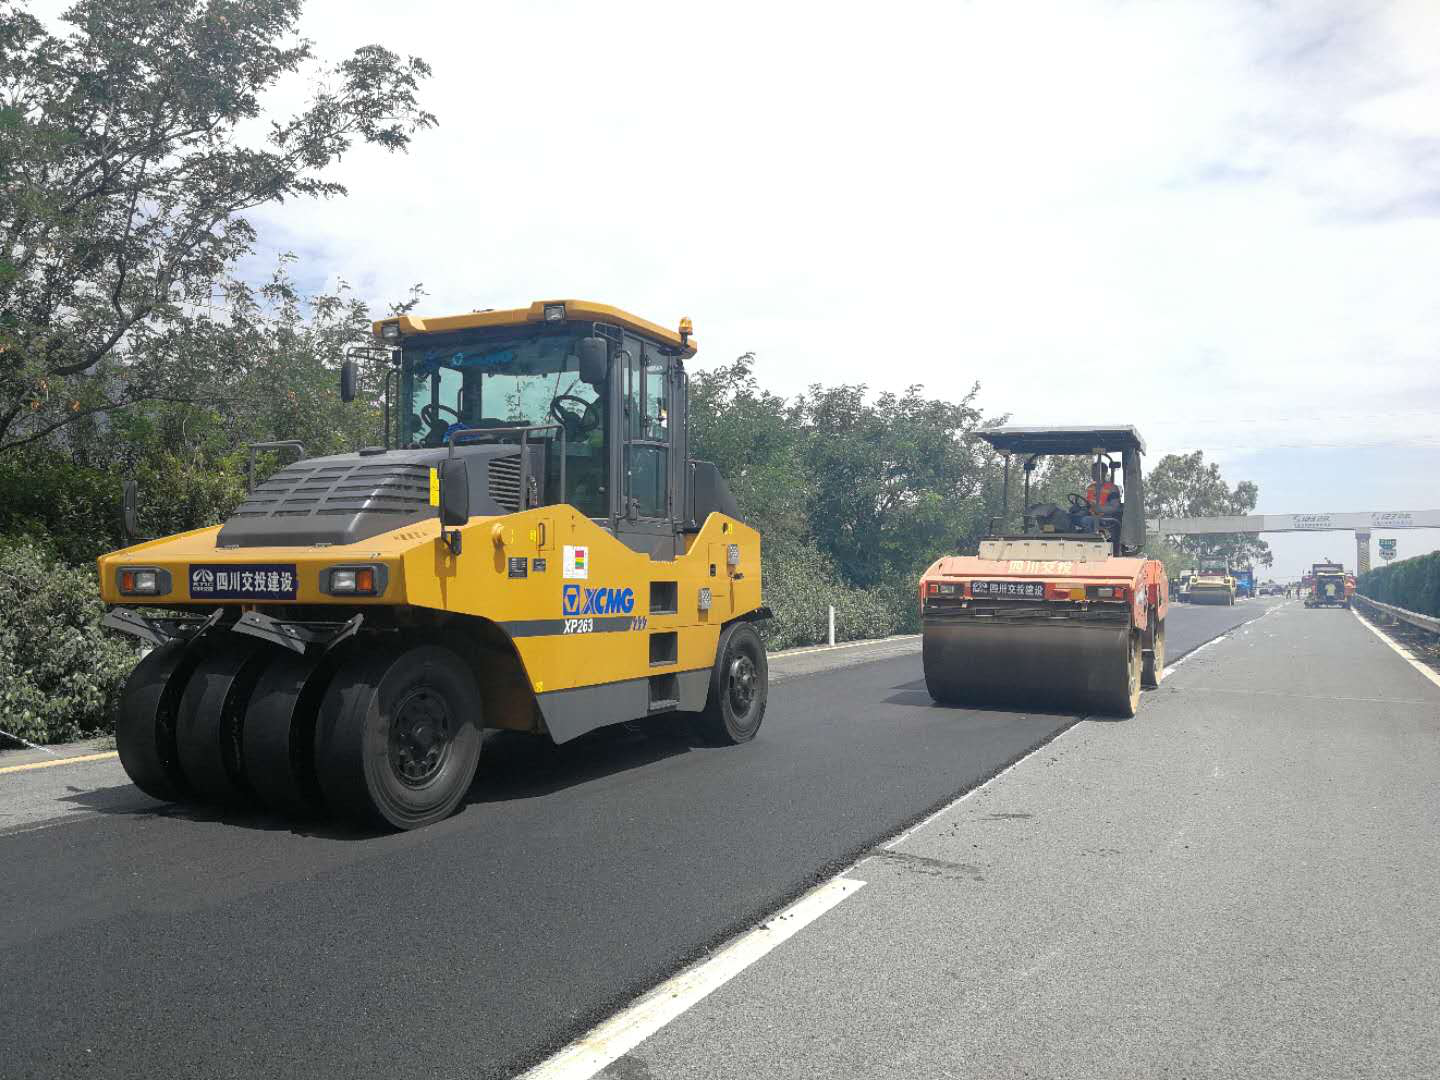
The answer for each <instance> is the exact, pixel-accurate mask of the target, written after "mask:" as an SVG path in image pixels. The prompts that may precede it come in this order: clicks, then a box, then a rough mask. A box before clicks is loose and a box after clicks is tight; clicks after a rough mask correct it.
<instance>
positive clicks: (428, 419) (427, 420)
mask: <svg viewBox="0 0 1440 1080" xmlns="http://www.w3.org/2000/svg"><path fill="white" fill-rule="evenodd" d="M442 412H448V413H449V414H450V415H451V416H453V417H454V418H455V420H456V422H457V423H458V422H459V420H460V414H459V413H458V412H456V411H455V410H454V409H452V408H451V407H450V406H449V405H440V404H438V403H437V402H434V401H432V402H430V404H428V405H426V406H425V407H424V408H422V409H421V410H420V422H421V423H422V424H424V425H425V426H426V427H428V428H433V427H441V426H443V425H442V424H441V421H440V413H442Z"/></svg>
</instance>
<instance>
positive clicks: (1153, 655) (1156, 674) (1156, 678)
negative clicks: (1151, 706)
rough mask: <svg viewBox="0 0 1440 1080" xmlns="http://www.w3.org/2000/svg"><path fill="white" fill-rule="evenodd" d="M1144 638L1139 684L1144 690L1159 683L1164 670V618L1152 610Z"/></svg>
mask: <svg viewBox="0 0 1440 1080" xmlns="http://www.w3.org/2000/svg"><path fill="white" fill-rule="evenodd" d="M1145 638H1146V643H1145V655H1144V658H1143V668H1142V670H1141V672H1140V685H1141V686H1143V687H1144V688H1145V689H1146V690H1154V689H1155V688H1156V687H1157V686H1159V685H1160V676H1161V675H1163V674H1164V672H1165V620H1164V619H1162V618H1160V617H1158V616H1157V615H1156V614H1155V613H1154V612H1153V611H1152V612H1151V613H1150V626H1149V629H1148V630H1147V631H1146V633H1145Z"/></svg>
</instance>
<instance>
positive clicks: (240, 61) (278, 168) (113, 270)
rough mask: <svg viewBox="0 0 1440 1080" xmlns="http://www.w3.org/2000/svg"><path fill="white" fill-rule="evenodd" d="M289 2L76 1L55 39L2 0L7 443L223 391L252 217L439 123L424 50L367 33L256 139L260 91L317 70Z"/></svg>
mask: <svg viewBox="0 0 1440 1080" xmlns="http://www.w3.org/2000/svg"><path fill="white" fill-rule="evenodd" d="M299 14H300V0H79V2H78V3H76V4H75V5H74V6H73V7H71V8H70V9H69V10H68V11H66V12H65V14H64V16H63V19H64V21H65V22H66V23H68V24H69V26H70V27H71V28H72V29H71V30H70V31H69V33H68V34H67V35H66V36H63V37H59V36H55V35H52V34H50V33H48V32H47V31H46V30H45V29H44V27H43V26H42V25H41V23H40V22H39V21H38V20H37V19H35V18H34V17H32V16H31V15H29V14H28V13H27V12H26V11H24V10H23V8H22V7H20V6H19V5H18V4H17V3H15V2H14V0H0V451H6V452H14V451H15V449H16V448H17V447H21V446H25V445H27V444H31V443H35V442H38V441H42V440H45V439H47V438H49V437H50V436H51V435H52V433H55V432H57V431H59V430H61V429H63V428H66V427H67V426H69V425H72V424H75V423H77V422H78V421H80V420H82V419H84V418H85V417H89V416H95V415H99V414H103V413H110V412H113V411H115V410H118V409H123V408H127V407H130V406H134V405H136V404H138V403H144V402H190V401H197V400H199V401H204V400H205V393H206V392H207V391H208V390H209V389H211V388H213V384H214V383H217V382H218V383H219V384H220V385H231V384H233V372H231V370H230V366H231V365H232V364H234V362H235V357H236V355H237V352H236V349H237V348H239V347H240V346H243V345H245V344H247V343H246V342H245V341H243V340H237V339H243V337H244V334H245V333H246V331H247V330H254V329H255V326H256V323H257V320H256V319H255V318H254V317H253V316H254V314H255V313H254V311H253V307H252V305H253V302H254V300H255V297H254V295H253V294H250V293H248V290H246V288H245V287H244V286H242V285H237V284H236V283H235V282H234V281H233V280H232V278H233V275H232V273H231V271H232V269H233V267H234V266H235V264H236V261H237V260H238V259H239V258H240V257H241V256H243V255H245V254H246V253H248V252H249V251H250V250H251V247H252V244H253V242H254V239H255V232H254V229H253V227H252V226H251V225H250V223H249V221H248V220H247V219H246V217H245V214H246V212H247V211H250V210H253V209H255V208H256V207H259V206H262V205H265V204H267V203H273V202H278V201H283V200H285V199H290V198H297V197H332V196H337V195H342V194H344V188H343V187H342V186H341V185H340V184H338V183H336V182H335V181H333V180H329V179H325V178H324V170H325V169H326V167H327V166H329V165H331V164H333V163H334V162H335V161H337V160H339V159H340V158H341V157H343V156H344V155H345V153H346V152H347V151H348V150H349V149H350V147H351V146H352V145H353V144H354V143H355V142H357V141H359V142H364V143H370V144H373V145H377V146H382V147H384V148H386V149H388V150H392V151H403V150H404V149H405V148H406V147H407V145H408V144H409V140H410V137H411V134H412V133H413V132H414V131H415V130H417V129H419V128H424V127H429V126H431V125H432V124H434V123H435V118H434V117H433V116H432V115H431V114H430V113H428V112H426V111H424V110H423V109H421V108H420V106H419V104H418V101H417V97H416V93H417V89H418V86H419V83H420V81H421V80H422V79H424V78H425V77H426V76H428V74H429V68H428V67H427V66H426V64H425V62H424V61H423V60H420V59H418V58H415V57H410V58H409V59H403V58H401V57H398V56H396V55H395V54H393V53H391V52H390V51H388V50H386V49H384V48H381V47H380V46H378V45H368V46H365V47H363V48H361V49H358V50H356V51H355V53H354V54H353V55H352V56H350V57H349V58H348V59H345V60H343V61H342V62H341V63H339V64H338V65H336V66H334V67H331V68H329V69H326V70H324V71H323V72H318V74H319V80H318V82H317V85H318V87H319V88H318V89H317V90H316V91H315V92H314V93H313V95H312V97H311V99H310V100H309V102H308V103H307V104H306V106H305V107H304V108H303V109H302V110H301V111H300V112H299V113H297V114H296V115H294V116H289V117H285V118H282V119H278V120H272V121H271V122H270V124H269V129H268V133H266V134H264V135H263V137H260V138H250V137H248V136H249V132H250V131H251V130H252V127H251V123H252V122H253V121H256V120H258V119H260V118H261V106H260V100H261V96H262V94H263V93H264V92H265V91H266V90H267V89H269V88H271V87H272V86H274V85H275V83H276V81H277V80H279V79H280V78H281V77H283V76H285V75H288V74H291V73H294V72H297V71H300V70H301V69H302V68H311V67H313V66H314V57H313V56H312V53H311V49H310V45H309V43H308V42H306V41H304V40H300V39H297V38H295V36H294V31H295V25H296V22H297V20H298V18H299ZM265 299H273V297H265ZM237 316H238V319H239V322H240V323H241V324H242V325H239V326H236V325H231V324H232V323H233V322H235V321H236V318H237ZM249 344H254V343H253V342H250V343H249ZM280 347H281V348H283V347H284V345H283V343H281V344H280Z"/></svg>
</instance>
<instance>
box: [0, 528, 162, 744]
mask: <svg viewBox="0 0 1440 1080" xmlns="http://www.w3.org/2000/svg"><path fill="white" fill-rule="evenodd" d="M0 610H3V611H4V613H5V617H4V619H3V620H0V728H3V729H4V730H5V731H8V732H10V733H11V734H12V735H19V736H20V737H21V738H23V739H27V740H29V741H31V742H41V743H44V742H60V741H61V740H65V739H78V738H83V737H85V736H90V735H98V734H102V733H104V732H108V731H112V730H113V729H114V716H115V706H116V704H117V703H118V701H119V698H120V690H121V687H122V686H123V684H124V682H125V678H126V676H127V675H129V674H130V670H131V669H132V668H133V667H134V666H135V663H136V660H137V659H138V653H137V651H136V649H135V648H134V647H133V646H132V645H130V643H129V641H128V640H127V639H124V638H121V637H120V636H119V635H116V634H111V633H108V632H106V631H103V630H101V629H100V618H101V616H102V615H104V613H105V605H104V604H103V603H102V602H101V601H100V592H99V588H98V586H97V582H96V580H95V570H94V568H93V567H80V568H76V567H70V566H66V565H64V564H63V563H59V562H56V561H54V560H53V559H52V558H51V557H50V556H49V555H48V554H46V553H45V551H44V550H43V549H42V548H40V547H39V546H37V545H36V544H34V543H32V542H30V541H29V540H25V539H18V540H17V539H15V538H0Z"/></svg>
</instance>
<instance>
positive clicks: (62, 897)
mask: <svg viewBox="0 0 1440 1080" xmlns="http://www.w3.org/2000/svg"><path fill="white" fill-rule="evenodd" d="M1264 610H1265V606H1263V605H1262V604H1260V603H1257V602H1252V603H1248V604H1242V605H1240V606H1237V607H1234V608H1228V607H1227V608H1189V607H1180V606H1178V605H1177V606H1176V607H1175V608H1174V609H1172V611H1173V613H1172V616H1171V619H1170V621H1169V627H1168V637H1169V642H1168V644H1169V650H1170V659H1171V660H1172V661H1173V660H1174V659H1176V658H1177V657H1178V656H1180V655H1182V654H1183V653H1185V652H1187V651H1189V650H1190V649H1193V648H1195V647H1196V646H1198V645H1199V644H1201V643H1203V642H1204V641H1206V640H1208V639H1210V638H1212V637H1214V636H1216V635H1217V634H1220V633H1223V632H1224V631H1225V630H1226V629H1229V628H1230V627H1232V626H1234V625H1236V624H1238V623H1240V622H1243V621H1246V620H1248V619H1251V618H1255V617H1257V616H1258V615H1260V614H1262V613H1263V611H1264ZM1142 710H1143V705H1142ZM1074 720H1075V718H1074V717H1073V716H1069V715H1059V714H1053V713H1038V714H1037V713H1014V712H1002V711H998V710H958V709H945V708H939V707H936V706H935V705H933V704H932V703H931V701H930V699H929V697H928V696H927V695H926V693H925V690H924V684H923V682H922V681H921V677H920V661H919V657H918V656H917V655H913V654H912V655H909V656H905V657H901V658H898V659H887V660H878V661H875V662H871V663H860V664H857V665H855V666H850V667H844V668H839V669H836V670H831V671H827V672H824V673H822V674H817V675H813V676H805V677H795V678H791V679H787V680H785V681H783V682H780V683H777V684H776V685H775V686H774V687H773V688H772V692H771V699H770V711H769V714H768V716H767V719H766V722H765V727H764V728H763V729H762V731H761V734H760V736H759V738H758V739H757V740H756V741H755V742H753V743H751V744H749V745H746V746H743V747H739V748H732V749H703V748H700V747H698V746H697V745H695V744H694V743H692V742H691V741H690V740H689V739H688V738H685V737H681V736H677V735H674V734H656V733H655V732H650V733H643V732H638V731H625V730H620V731H614V732H601V733H596V734H595V735H593V736H588V737H586V738H585V739H582V740H579V741H578V742H576V743H572V744H569V745H567V746H565V747H561V748H556V747H553V746H550V745H549V744H547V743H545V742H542V741H539V740H533V739H530V738H527V737H521V736H515V737H508V736H500V737H496V738H493V739H491V740H490V741H489V742H487V745H486V751H485V755H484V757H483V759H482V767H481V775H480V777H479V779H478V781H477V783H476V786H475V788H474V790H473V792H472V796H471V801H470V802H469V804H468V805H467V806H466V807H465V808H464V810H463V811H462V812H461V813H460V814H459V815H457V816H456V817H455V818H452V819H451V820H449V821H447V822H445V823H443V824H441V825H439V826H435V827H431V828H428V829H424V830H421V831H419V832H415V833H408V834H399V835H381V836H375V835H359V834H351V833H344V832H339V831H336V830H334V829H332V828H329V827H327V826H323V825H316V826H314V827H305V826H296V825H295V824H294V823H292V822H286V821H281V820H278V819H271V818H261V817H250V816H219V815H213V814H206V813H199V812H195V811H193V810H186V809H181V808H175V807H167V806H162V805H161V804H157V803H154V802H152V801H151V800H148V799H146V798H145V797H144V796H141V795H140V794H139V793H138V792H134V791H133V789H128V790H129V791H130V793H131V794H129V795H126V796H125V797H117V795H118V794H119V793H117V792H115V791H114V790H110V791H98V792H89V791H85V790H81V789H78V788H77V789H76V790H75V791H74V793H73V796H72V798H73V799H74V800H76V801H78V802H86V801H93V805H94V806H95V807H96V808H97V809H101V810H103V811H104V812H102V813H98V814H94V815H92V816H89V817H85V818H83V819H80V820H76V821H73V822H70V823H68V824H65V825H63V826H61V827H55V828H41V829H36V830H33V831H26V832H16V833H12V834H9V835H0V916H3V921H0V1075H3V1076H4V1077H6V1078H11V1077H47V1078H48V1077H66V1076H116V1077H120V1076H124V1077H133V1076H194V1077H206V1078H221V1077H247V1078H248V1077H257V1076H277V1075H287V1076H288V1075H294V1076H305V1077H310V1078H321V1077H354V1076H385V1077H395V1078H401V1077H490V1076H496V1077H499V1076H508V1075H512V1074H513V1073H514V1072H516V1071H518V1070H519V1069H520V1068H522V1067H524V1066H526V1065H528V1064H531V1063H533V1062H534V1061H536V1060H538V1059H539V1058H540V1057H542V1056H543V1055H544V1054H545V1053H546V1052H547V1051H548V1050H552V1049H555V1048H557V1047H558V1046H560V1045H562V1044H563V1043H564V1042H566V1041H567V1040H568V1039H570V1038H573V1037H574V1036H575V1035H577V1034H579V1033H580V1032H582V1031H583V1030H584V1029H585V1028H586V1027H587V1026H589V1025H590V1024H591V1023H594V1022H595V1021H598V1020H599V1019H602V1018H603V1017H604V1016H606V1015H607V1014H608V1013H609V1012H611V1011H613V1009H614V1008H615V1007H617V1006H619V1005H621V1004H623V1003H624V1002H626V1001H627V1000H629V999H630V998H632V997H633V996H634V995H635V994H637V993H639V992H640V991H642V990H645V989H648V988H649V987H650V986H652V985H654V984H655V983H656V982H657V981H659V980H660V979H662V978H663V977H665V976H666V975H668V974H669V973H670V972H672V971H674V970H675V969H676V968H677V967H679V966H680V965H682V964H683V963H685V962H686V961H687V960H689V959H691V958H693V957H695V956H696V955H698V954H699V953H701V952H703V951H704V950H705V949H706V948H708V947H709V946H712V945H714V944H716V943H717V942H719V941H721V940H723V939H724V938H726V937H727V936H729V935H730V934H732V933H733V932H735V931H737V930H739V929H741V928H742V927H745V926H748V925H750V924H751V923H753V922H754V921H756V920H757V919H758V918H760V917H761V916H763V915H764V914H765V913H767V912H769V911H771V910H773V909H775V908H776V907H777V906H779V905H780V904H781V903H782V902H784V901H785V900H787V899H788V898H790V897H792V896H794V895H796V894H798V893H799V892H801V891H803V890H804V889H805V888H807V887H808V886H810V885H811V884H813V883H814V882H815V881H817V880H818V879H820V878H822V877H824V876H826V875H827V874H829V873H831V872H833V871H835V870H836V869H839V868H840V867H842V866H844V865H846V864H848V863H849V862H850V861H851V860H852V859H853V858H854V857H855V856H856V855H858V854H859V853H861V852H863V851H866V850H868V849H869V848H871V847H873V846H874V845H875V844H876V843H878V842H879V841H881V840H883V839H885V838H886V837H888V836H891V835H893V834H895V833H896V832H898V831H899V830H901V829H903V828H904V827H905V826H907V825H908V824H910V823H911V822H913V821H915V820H917V819H918V818H920V817H922V816H923V815H924V814H926V813H927V812H928V811H930V810H931V809H933V808H935V807H937V806H940V805H943V804H944V803H946V802H947V801H949V800H950V799H952V798H954V797H955V796H956V795H958V794H960V793H961V792H963V791H965V790H967V789H968V788H971V787H973V786H974V785H975V784H977V783H980V782H982V781H983V780H985V779H986V778H988V777H989V776H992V775H994V774H995V773H996V772H997V771H999V770H1000V769H1002V768H1004V767H1005V766H1006V765H1007V764H1009V763H1010V762H1012V761H1014V760H1015V759H1017V758H1018V757H1021V756H1023V755H1024V754H1025V753H1026V752H1028V751H1029V750H1031V749H1032V748H1034V747H1035V746H1038V745H1040V744H1042V743H1044V742H1046V741H1048V740H1049V739H1051V738H1053V737H1054V736H1055V735H1056V734H1057V733H1058V732H1060V731H1062V730H1064V729H1065V728H1066V727H1068V726H1070V724H1072V723H1073V722H1074Z"/></svg>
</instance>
